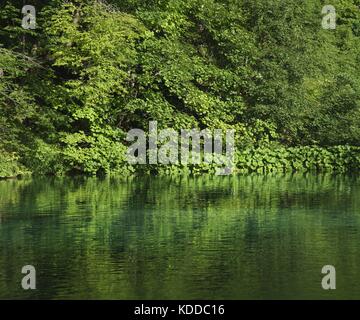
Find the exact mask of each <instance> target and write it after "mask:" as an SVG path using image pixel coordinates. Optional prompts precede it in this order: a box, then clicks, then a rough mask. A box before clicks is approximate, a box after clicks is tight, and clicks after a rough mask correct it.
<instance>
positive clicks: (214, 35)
mask: <svg viewBox="0 0 360 320" xmlns="http://www.w3.org/2000/svg"><path fill="white" fill-rule="evenodd" d="M28 2H29V3H28V4H29V5H33V6H34V7H35V8H36V29H24V28H22V26H21V23H22V18H23V15H22V14H21V8H22V7H23V1H2V3H1V5H0V155H1V159H0V177H1V176H12V175H17V174H21V173H26V172H34V173H41V174H67V173H81V174H104V173H121V174H127V173H132V172H134V171H137V170H140V169H138V168H135V167H133V166H130V165H129V164H128V163H127V162H126V160H125V152H126V149H127V145H128V143H127V142H126V140H125V137H126V132H127V131H128V130H130V129H132V128H141V129H144V130H147V129H148V123H149V121H152V120H156V121H157V122H158V125H159V127H160V128H167V127H170V128H174V129H175V130H179V129H181V128H184V129H186V128H199V129H203V128H209V129H215V128H220V129H224V130H225V129H235V130H236V149H237V150H238V158H237V164H238V167H239V168H240V169H241V170H244V171H266V170H270V171H276V170H283V169H284V168H290V169H291V170H298V169H301V168H305V169H320V168H330V169H334V168H337V167H339V168H343V169H345V168H348V169H349V168H350V169H359V168H360V152H359V146H360V72H359V69H360V0H331V5H333V6H334V7H335V8H336V17H337V19H336V29H324V28H323V27H322V19H323V14H322V8H323V7H324V5H327V4H329V3H328V2H327V1H320V0H305V1H297V0H281V1H276V0H112V1H107V2H106V3H105V2H103V1H97V0H82V1H78V0H73V1H60V0H54V1H41V0H33V1H28ZM141 170H144V169H141ZM146 170H148V171H149V172H150V171H151V172H153V171H154V170H155V171H158V170H160V169H159V168H153V167H151V168H147V169H146ZM180 170H181V168H180ZM204 170H209V168H207V169H204ZM241 170H240V171H241Z"/></svg>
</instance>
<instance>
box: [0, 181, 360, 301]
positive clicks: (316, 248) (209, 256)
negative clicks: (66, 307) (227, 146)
mask: <svg viewBox="0 0 360 320" xmlns="http://www.w3.org/2000/svg"><path fill="white" fill-rule="evenodd" d="M359 209H360V179H359V178H358V177H355V176H331V175H323V176H313V175H306V176H304V175H293V176H282V175H276V176H256V175H254V176H241V177H201V178H160V177H153V178H137V179H132V180H122V179H105V180H100V179H95V178H88V179H70V178H63V179H50V178H43V179H33V180H8V181H0V298H1V299H9V298H26V299H37V298H41V299H59V298H66V299H73V298H81V299H94V298H100V299H225V298H226V299H251V298H255V299H277V298H284V299H294V298H303V299H310V298H341V299H345V298H347V299H348V298H360V241H359V240H360V212H359ZM27 264H31V265H33V266H35V268H36V270H37V290H34V291H24V290H23V289H22V288H21V279H22V277H23V275H22V274H21V268H22V266H24V265H27ZM326 264H331V265H334V266H335V267H336V271H337V289H336V290H334V291H325V290H323V289H322V288H321V279H322V276H323V275H322V274H321V268H322V266H324V265H326Z"/></svg>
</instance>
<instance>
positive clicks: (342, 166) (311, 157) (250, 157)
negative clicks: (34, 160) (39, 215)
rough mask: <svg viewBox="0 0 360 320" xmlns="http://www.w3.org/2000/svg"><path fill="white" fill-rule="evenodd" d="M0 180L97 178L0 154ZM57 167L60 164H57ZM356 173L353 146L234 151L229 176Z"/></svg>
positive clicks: (357, 153)
mask: <svg viewBox="0 0 360 320" xmlns="http://www.w3.org/2000/svg"><path fill="white" fill-rule="evenodd" d="M0 155H1V158H0V179H7V178H16V177H21V176H29V175H34V176H42V175H55V176H56V175H59V176H60V175H73V174H81V175H87V176H89V175H90V176H91V175H99V173H98V172H97V173H93V174H91V173H89V172H85V171H83V170H81V168H79V170H78V171H76V172H74V171H68V172H60V171H58V172H55V171H54V172H39V171H34V172H33V171H32V170H31V169H30V168H26V167H25V166H24V165H23V164H21V163H20V161H19V157H18V156H16V155H15V154H10V153H7V152H4V151H0ZM58 165H59V166H61V165H60V164H58ZM123 168H124V170H123V171H122V172H121V175H125V176H134V175H139V174H141V175H143V174H148V175H157V174H160V175H161V174H167V175H181V174H189V175H199V174H212V175H214V174H215V168H216V166H215V165H214V164H206V163H202V164H199V165H189V166H183V165H129V164H127V163H125V162H124V164H123ZM295 172H304V173H305V172H314V173H325V172H332V173H358V172H360V147H356V146H334V147H327V148H325V147H317V146H302V147H289V148H287V147H277V148H269V147H261V148H252V149H246V150H238V151H236V153H235V161H234V168H233V174H235V175H236V174H250V173H259V174H267V173H295ZM118 173H120V172H119V170H118V169H117V170H114V171H113V172H112V171H111V170H110V171H108V172H106V174H108V175H113V174H114V175H116V174H118Z"/></svg>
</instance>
